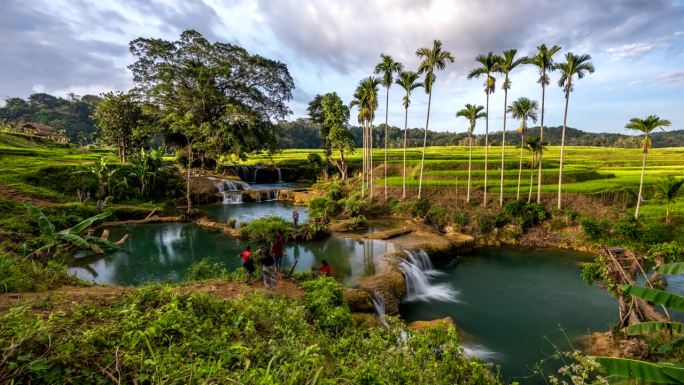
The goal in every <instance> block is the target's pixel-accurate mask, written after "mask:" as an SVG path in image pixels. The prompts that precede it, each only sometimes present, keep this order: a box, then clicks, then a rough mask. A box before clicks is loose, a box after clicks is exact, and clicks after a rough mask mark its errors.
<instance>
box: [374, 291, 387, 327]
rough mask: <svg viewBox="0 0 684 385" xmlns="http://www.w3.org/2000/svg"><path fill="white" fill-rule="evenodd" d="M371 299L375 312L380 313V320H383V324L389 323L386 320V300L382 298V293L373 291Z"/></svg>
mask: <svg viewBox="0 0 684 385" xmlns="http://www.w3.org/2000/svg"><path fill="white" fill-rule="evenodd" d="M371 300H372V301H373V308H374V309H375V314H377V315H378V318H379V319H380V322H382V324H383V325H385V326H388V325H387V321H385V314H386V310H385V300H384V299H383V298H382V295H381V294H380V293H375V292H374V293H373V294H371Z"/></svg>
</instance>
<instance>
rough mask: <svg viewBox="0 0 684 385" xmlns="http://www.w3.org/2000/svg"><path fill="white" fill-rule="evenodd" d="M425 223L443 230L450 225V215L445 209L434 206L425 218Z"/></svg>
mask: <svg viewBox="0 0 684 385" xmlns="http://www.w3.org/2000/svg"><path fill="white" fill-rule="evenodd" d="M425 223H427V224H428V225H430V226H432V227H434V228H435V229H437V230H441V229H443V228H445V227H446V226H447V225H448V224H449V215H448V214H447V212H446V210H445V209H444V208H442V207H438V206H434V207H432V208H431V209H430V211H428V213H427V215H426V216H425Z"/></svg>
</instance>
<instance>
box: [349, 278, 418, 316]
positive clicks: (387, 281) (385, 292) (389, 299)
mask: <svg viewBox="0 0 684 385" xmlns="http://www.w3.org/2000/svg"><path fill="white" fill-rule="evenodd" d="M356 287H357V288H359V289H361V290H363V291H365V292H368V293H374V294H375V295H377V296H379V297H381V298H382V300H383V301H384V303H385V312H386V313H387V314H390V315H395V314H398V313H399V303H400V302H401V299H402V298H404V295H405V294H406V283H405V280H404V274H402V273H401V271H399V270H398V269H392V270H390V271H389V272H387V273H383V274H376V275H372V276H370V277H364V278H361V279H360V280H359V282H358V283H357V284H356Z"/></svg>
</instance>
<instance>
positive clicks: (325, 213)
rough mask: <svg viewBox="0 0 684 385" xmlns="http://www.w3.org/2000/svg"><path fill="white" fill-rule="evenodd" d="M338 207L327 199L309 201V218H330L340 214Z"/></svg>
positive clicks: (317, 198) (319, 198)
mask: <svg viewBox="0 0 684 385" xmlns="http://www.w3.org/2000/svg"><path fill="white" fill-rule="evenodd" d="M340 208H341V207H340V205H339V204H338V203H337V202H336V201H335V200H333V199H331V198H329V197H316V198H313V199H311V201H309V216H310V217H312V218H332V217H334V216H335V215H337V214H338V213H339V212H340Z"/></svg>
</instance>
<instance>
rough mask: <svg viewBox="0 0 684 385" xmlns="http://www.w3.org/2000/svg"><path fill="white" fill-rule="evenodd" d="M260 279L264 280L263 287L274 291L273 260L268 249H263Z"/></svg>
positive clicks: (274, 274)
mask: <svg viewBox="0 0 684 385" xmlns="http://www.w3.org/2000/svg"><path fill="white" fill-rule="evenodd" d="M261 278H262V279H263V280H264V286H266V287H267V288H269V289H275V287H276V273H275V260H274V259H273V256H272V255H271V251H270V250H269V249H264V251H263V255H262V256H261Z"/></svg>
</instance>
